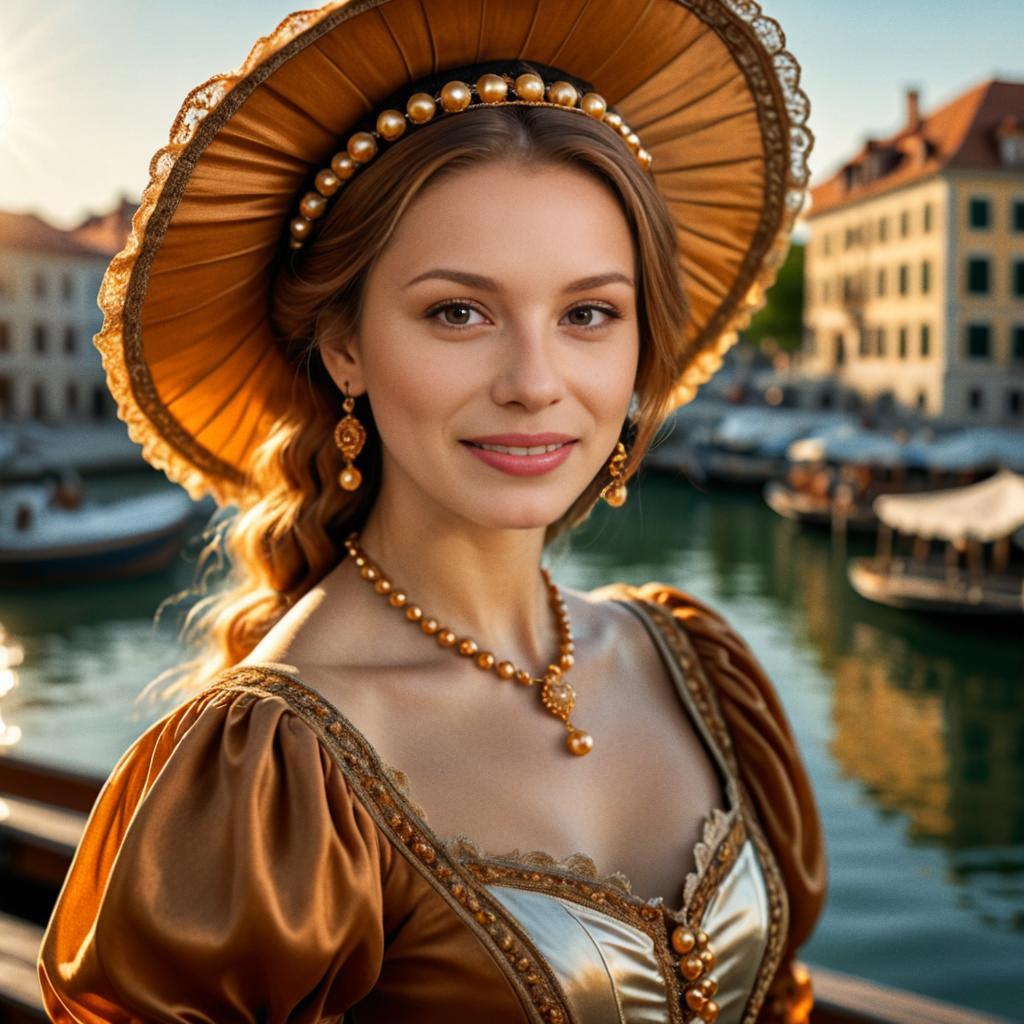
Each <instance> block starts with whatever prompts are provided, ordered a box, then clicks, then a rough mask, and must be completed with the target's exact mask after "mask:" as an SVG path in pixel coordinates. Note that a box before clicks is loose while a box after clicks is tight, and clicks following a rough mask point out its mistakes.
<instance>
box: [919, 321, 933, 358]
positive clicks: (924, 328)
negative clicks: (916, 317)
mask: <svg viewBox="0 0 1024 1024" xmlns="http://www.w3.org/2000/svg"><path fill="white" fill-rule="evenodd" d="M931 347H932V329H931V327H929V326H928V324H921V355H922V356H926V355H928V353H929V351H930V349H931Z"/></svg>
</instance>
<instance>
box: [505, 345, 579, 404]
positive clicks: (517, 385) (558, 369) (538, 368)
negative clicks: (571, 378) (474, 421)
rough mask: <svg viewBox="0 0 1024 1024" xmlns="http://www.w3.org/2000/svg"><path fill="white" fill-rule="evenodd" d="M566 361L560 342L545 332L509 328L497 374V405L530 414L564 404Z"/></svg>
mask: <svg viewBox="0 0 1024 1024" xmlns="http://www.w3.org/2000/svg"><path fill="white" fill-rule="evenodd" d="M565 358H566V353H564V352H563V351H561V349H560V346H559V339H558V338H556V337H553V336H552V333H551V332H550V331H548V330H546V329H545V328H543V327H541V326H539V325H537V326H530V325H521V326H518V327H514V328H509V330H508V331H507V333H506V336H505V337H504V338H503V339H502V346H501V355H500V365H499V366H498V367H497V369H496V371H495V374H494V380H493V385H492V396H493V398H494V401H495V402H497V403H498V404H499V405H518V406H520V407H521V408H523V409H525V410H527V411H529V412H536V411H539V410H541V409H545V408H547V407H548V406H549V405H553V404H554V403H555V402H558V401H560V400H561V399H562V398H563V397H564V395H565V393H566V381H565V373H566V370H567V367H566V366H565V363H564V360H565Z"/></svg>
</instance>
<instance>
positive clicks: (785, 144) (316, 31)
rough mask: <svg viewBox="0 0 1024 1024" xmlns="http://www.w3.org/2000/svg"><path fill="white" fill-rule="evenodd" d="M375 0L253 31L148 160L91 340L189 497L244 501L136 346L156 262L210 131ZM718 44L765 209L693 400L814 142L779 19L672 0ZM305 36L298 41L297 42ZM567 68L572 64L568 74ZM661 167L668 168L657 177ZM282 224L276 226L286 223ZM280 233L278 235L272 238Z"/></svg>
mask: <svg viewBox="0 0 1024 1024" xmlns="http://www.w3.org/2000/svg"><path fill="white" fill-rule="evenodd" d="M380 2H381V0H349V2H347V3H346V2H344V0H339V2H338V3H336V4H334V5H333V6H332V7H331V8H330V9H329V10H327V11H326V12H325V10H324V9H321V10H318V11H300V12H297V13H295V14H292V15H289V16H288V17H287V18H285V19H284V20H283V21H282V22H281V23H280V24H279V25H278V26H277V28H276V29H274V31H273V32H271V33H269V34H268V35H266V36H262V37H261V38H259V39H258V40H257V41H256V42H255V43H254V44H253V46H252V49H251V51H250V52H249V54H248V56H247V57H246V58H245V60H244V61H243V63H242V64H241V66H240V67H238V68H237V69H236V70H234V71H232V72H228V73H225V74H219V75H215V76H213V77H212V78H210V79H208V80H207V81H206V82H204V83H203V84H202V85H200V86H197V87H196V88H195V89H193V90H192V91H191V92H190V93H189V94H188V95H187V96H186V97H185V100H184V101H183V103H182V105H181V108H180V110H179V111H178V114H177V116H176V117H175V120H174V123H173V125H172V127H171V131H170V136H169V139H168V144H167V145H166V146H164V147H163V148H161V149H160V150H158V151H157V152H156V153H155V154H154V156H153V158H152V160H151V161H150V165H149V182H148V184H147V185H146V187H145V189H144V191H143V194H142V200H141V203H140V206H139V209H138V210H137V211H136V213H135V216H134V217H133V218H132V231H131V235H130V237H129V239H128V241H127V243H126V244H125V247H124V249H123V250H122V251H121V252H120V253H119V254H118V255H117V256H115V257H114V259H113V260H112V261H111V263H110V266H109V267H108V269H107V272H106V274H105V276H104V278H103V283H102V285H101V288H100V294H99V305H100V308H101V309H102V312H103V317H104V320H103V327H102V328H101V330H100V332H99V333H98V334H97V335H96V336H95V339H94V344H95V345H96V347H97V348H98V349H99V351H100V354H101V358H102V363H103V367H104V370H105V372H106V375H107V385H108V387H109V389H110V392H111V394H112V395H113V398H114V400H115V402H116V404H117V415H118V417H119V418H120V419H121V420H122V421H123V422H124V423H125V424H126V426H127V428H128V435H129V437H130V438H131V439H132V440H133V441H134V442H135V443H136V444H139V445H141V446H142V454H143V457H144V458H145V459H146V461H147V462H148V463H149V464H150V465H152V466H154V467H155V468H157V469H160V470H162V471H163V472H164V473H165V474H166V475H167V477H168V478H169V479H171V480H173V481H175V482H176V483H179V484H181V486H182V487H184V489H185V490H186V491H187V492H188V494H189V495H190V496H191V497H192V498H194V499H197V500H198V499H199V498H202V497H203V496H204V495H205V494H207V493H209V494H212V495H213V497H214V498H215V500H216V501H217V502H218V504H221V505H225V504H228V503H230V502H241V503H244V502H245V500H246V497H247V494H246V486H245V484H246V481H245V476H244V474H243V472H242V471H241V470H240V469H238V468H237V467H235V466H233V465H231V464H229V463H228V462H226V461H225V460H224V459H222V458H219V457H218V456H216V455H215V454H213V453H212V452H211V451H210V450H209V449H208V448H206V447H205V446H203V445H202V444H200V443H199V442H198V441H197V440H196V439H195V438H194V437H193V436H192V435H191V434H190V433H189V432H187V431H186V430H184V429H183V428H182V427H181V425H180V424H179V423H178V421H177V419H176V418H175V417H174V415H173V414H172V413H171V411H170V410H169V409H168V408H167V407H166V406H165V405H164V403H163V402H162V401H161V399H160V396H159V394H158V393H157V390H156V387H155V386H154V384H153V380H152V377H151V375H150V371H149V367H148V365H147V364H146V362H145V359H144V356H143V351H142V337H141V323H140V312H141V308H142V304H143V299H144V296H145V292H146V288H147V285H148V278H149V271H150V266H151V264H152V261H153V259H154V257H155V255H156V253H157V251H158V250H159V249H160V247H161V245H162V244H163V240H164V237H165V235H166V233H167V230H168V227H169V226H170V223H171V220H172V218H173V216H174V214H175V211H176V210H177V207H178V204H179V203H180V201H181V198H182V196H183V195H184V193H185V191H186V189H187V187H188V184H189V180H190V178H191V175H192V172H193V171H194V169H195V166H196V164H197V163H198V161H199V159H200V157H201V156H202V153H203V151H204V150H205V149H206V147H207V146H208V145H209V144H210V142H211V141H212V139H213V138H214V136H215V135H216V134H217V132H218V131H219V130H220V129H221V128H222V127H223V126H224V124H225V123H226V122H227V121H228V120H229V119H230V118H231V117H232V116H233V115H234V114H235V113H236V111H237V110H238V109H239V108H240V107H241V106H242V105H243V103H244V102H245V101H246V100H247V99H248V98H249V96H250V95H251V94H252V93H253V92H254V91H255V90H256V89H257V88H258V87H259V86H260V85H262V83H263V82H264V81H265V80H266V79H267V78H268V77H269V76H270V75H271V74H273V73H274V72H275V71H276V70H277V69H278V68H279V67H280V66H281V65H282V64H284V63H285V62H286V61H287V60H289V59H290V58H291V57H292V56H293V55H294V54H295V52H296V51H297V50H299V49H301V48H302V47H304V46H306V45H309V44H311V43H313V42H315V41H316V39H318V38H320V37H321V36H322V35H323V34H325V33H326V32H329V31H331V30H333V29H334V28H335V27H337V25H339V24H340V23H341V22H343V21H345V20H347V19H349V18H352V17H355V16H356V15H359V14H362V13H364V12H365V11H367V10H369V9H371V8H373V7H375V6H379V4H380ZM677 2H678V3H680V5H681V6H683V7H685V8H687V9H688V10H691V11H693V13H694V14H695V15H696V16H697V17H699V18H700V19H701V20H702V21H703V22H704V23H705V24H707V25H708V26H710V27H711V28H712V30H713V31H715V32H716V33H717V34H718V35H719V36H720V37H721V38H722V39H723V40H725V41H726V43H727V45H728V46H729V48H730V51H731V53H732V55H733V57H734V59H735V61H736V63H737V66H739V67H740V69H741V70H742V72H743V74H744V75H745V76H746V79H747V81H748V83H749V85H750V88H751V90H752V96H753V97H754V98H755V99H756V100H757V102H756V104H755V106H756V109H757V115H758V120H759V124H760V128H761V134H762V145H761V149H762V152H763V156H764V162H765V184H764V197H765V202H764V207H763V209H762V211H761V215H760V219H759V223H758V227H757V229H756V231H755V233H754V236H753V238H752V239H751V242H750V244H749V246H748V249H747V253H746V255H745V257H744V259H743V262H742V264H741V266H740V267H739V268H738V270H737V273H736V277H735V279H734V281H733V283H732V286H731V287H730V289H729V290H728V292H727V293H726V295H725V296H724V297H723V298H722V299H721V300H720V301H719V303H718V305H717V307H716V308H715V310H714V312H713V313H712V314H711V316H710V317H709V318H708V320H707V322H706V323H705V324H704V325H702V327H701V328H700V330H699V331H698V333H697V335H696V336H695V338H694V339H693V341H692V342H691V344H690V346H689V349H690V351H689V352H688V353H686V354H684V356H683V357H682V358H681V359H680V363H681V364H682V363H686V364H687V365H686V368H685V370H684V371H683V373H682V374H681V376H680V378H679V381H678V383H677V385H676V388H675V392H674V396H673V401H672V404H674V405H681V404H683V403H685V402H688V401H690V400H691V399H692V398H693V397H694V395H695V394H696V390H697V388H698V387H699V386H700V385H701V384H702V383H704V382H705V381H706V380H708V379H709V378H710V377H711V376H712V375H713V374H714V372H715V371H716V370H717V369H718V367H719V366H720V365H721V361H722V356H723V355H724V353H725V352H726V351H727V350H728V349H729V348H730V347H731V346H732V345H733V344H734V343H735V342H736V340H737V334H736V332H737V331H739V330H741V329H742V328H743V327H745V326H747V324H749V322H750V318H751V316H752V315H753V314H754V313H755V312H757V310H758V309H760V308H761V307H763V306H764V303H765V292H766V291H767V289H768V288H769V287H770V286H771V284H772V283H773V282H774V280H775V278H776V276H777V274H778V271H779V268H780V267H781V266H782V263H783V261H784V260H785V256H786V253H787V251H788V249H789V236H790V233H791V230H792V227H793V224H794V222H795V220H796V217H797V215H798V214H799V212H800V209H801V207H802V205H803V198H804V192H805V190H806V186H807V180H808V169H807V156H808V154H809V153H810V150H811V147H812V145H813V141H814V137H813V135H812V133H811V131H810V129H809V128H808V126H807V118H808V114H809V112H810V104H809V102H808V99H807V96H806V95H805V93H804V92H803V91H802V90H801V89H800V84H799V83H800V66H799V64H798V62H797V61H796V59H795V58H794V57H793V55H792V54H791V53H789V51H788V50H786V48H785V46H786V41H785V36H784V34H783V32H782V29H781V28H780V27H779V25H778V23H777V22H776V21H774V20H773V19H771V18H769V17H767V16H765V15H764V13H763V12H762V10H761V6H760V4H759V3H758V2H756V0H677ZM300 37H301V38H300ZM567 70H568V69H567ZM663 173H664V172H663ZM282 223H283V222H282ZM276 237H278V236H276V235H275V238H276Z"/></svg>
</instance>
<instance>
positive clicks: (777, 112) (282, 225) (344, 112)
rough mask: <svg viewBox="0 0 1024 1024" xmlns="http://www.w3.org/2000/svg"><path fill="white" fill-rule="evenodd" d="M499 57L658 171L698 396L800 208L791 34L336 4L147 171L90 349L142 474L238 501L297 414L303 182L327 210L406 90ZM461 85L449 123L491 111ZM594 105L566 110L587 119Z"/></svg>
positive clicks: (667, 2)
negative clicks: (273, 315)
mask: <svg viewBox="0 0 1024 1024" xmlns="http://www.w3.org/2000/svg"><path fill="white" fill-rule="evenodd" d="M504 60H507V61H509V63H510V64H512V63H514V62H515V61H517V60H524V61H530V62H536V63H537V64H539V65H543V66H545V67H547V68H553V69H561V70H562V71H564V72H565V73H567V74H568V75H570V76H574V77H575V78H576V79H578V80H582V81H584V82H587V83H590V84H591V85H592V87H593V90H594V91H595V93H596V94H598V96H599V97H600V98H603V100H604V101H605V102H606V104H607V106H608V112H609V113H610V114H611V115H612V116H611V118H610V119H609V123H610V124H612V125H614V126H616V127H618V128H620V129H621V130H622V132H623V135H624V139H623V143H624V145H629V146H630V148H632V149H633V150H634V153H635V154H636V155H637V157H638V160H640V161H641V162H642V166H645V167H649V173H651V174H653V176H654V181H655V184H656V186H657V188H658V190H659V191H660V193H661V195H662V196H663V197H664V199H665V200H666V202H667V205H668V207H669V209H670V210H671V212H672V215H673V218H674V220H675V224H676V228H677V233H678V239H679V246H680V268H679V269H680V274H681V281H682V285H683V288H684V290H685V292H686V296H687V299H688V302H689V308H690V321H689V326H688V329H687V334H686V337H683V338H680V339H679V344H680V347H681V351H683V350H684V347H685V352H687V353H691V354H692V358H689V359H688V360H687V362H686V368H685V370H684V372H683V374H682V376H681V378H680V380H679V382H678V385H677V387H676V390H675V393H674V396H673V401H674V404H675V405H679V404H682V403H683V402H686V401H689V400H690V399H691V398H692V397H693V395H694V393H695V391H696V388H697V386H698V385H699V384H701V383H702V382H703V381H705V380H707V379H708V377H710V376H711V374H713V373H714V371H715V370H716V369H717V368H718V366H719V365H720V363H721V357H722V354H723V353H724V352H725V350H726V349H727V348H728V347H729V346H730V345H731V344H732V343H733V342H734V341H735V338H736V334H735V332H736V331H737V329H740V328H742V327H743V326H745V325H746V323H747V321H748V320H749V317H750V315H751V313H752V312H753V311H755V310H756V309H757V308H759V307H760V306H761V305H762V303H763V296H764V289H765V288H766V287H767V286H768V285H770V284H771V282H772V281H773V280H774V277H775V274H776V272H777V270H778V267H779V266H780V264H781V262H782V260H783V259H784V257H785V253H786V251H787V248H788V244H789V233H790V230H791V228H792V224H793V220H794V219H795V217H796V215H797V213H798V212H799V210H800V208H801V206H802V203H803V198H804V190H805V187H806V183H807V166H806V156H807V153H808V152H809V150H810V147H811V135H810V132H809V131H808V130H807V128H806V119H807V114H808V103H807V98H806V97H805V96H804V94H803V93H802V92H801V91H800V88H799V67H798V65H797V63H796V61H795V60H794V59H793V57H792V56H791V55H790V54H789V53H788V52H787V50H786V44H785V37H784V35H783V33H782V31H781V29H780V28H779V26H778V24H777V23H776V22H774V21H773V20H771V19H770V18H767V17H765V16H764V15H763V14H762V12H761V9H760V6H759V4H758V3H755V2H754V0H643V2H638V0H601V2H600V3H597V2H594V0H558V2H551V3H546V2H544V0H535V2H531V3H523V2H522V0H340V2H334V3H329V4H327V5H326V6H324V7H322V8H319V9H317V10H314V11H302V12H299V13H296V14H293V15H291V16H290V17H288V18H286V19H285V20H284V21H283V22H282V23H281V24H280V25H279V26H278V27H277V29H275V31H273V32H272V33H271V34H270V35H268V36H265V37H263V38H261V39H259V40H258V41H257V42H256V44H255V46H253V48H252V51H251V52H250V54H249V56H248V57H247V58H246V60H245V62H244V63H243V64H242V66H241V67H240V68H239V69H238V70H237V71H234V72H232V73H231V74H226V75H218V76H216V77H215V78H212V79H210V80H209V81H208V82H206V83H204V84H203V85H201V86H199V87H198V88H196V89H194V90H193V91H192V92H191V93H189V95H188V96H187V97H186V99H185V101H184V103H183V105H182V107H181V110H180V111H179V113H178V115H177V117H176V118H175V120H174V123H173V126H172V128H171V133H170V140H169V143H168V145H167V146H165V147H164V148H162V149H161V150H160V151H159V152H158V153H157V154H156V155H155V156H154V157H153V160H152V163H151V165H150V182H149V184H148V186H147V187H146V189H145V192H144V193H143V197H142V203H141V205H140V207H139V210H138V212H137V213H136V215H135V218H134V221H133V227H132V233H131V236H130V238H129V241H128V243H127V245H126V247H125V249H124V250H123V251H122V252H121V253H120V254H119V255H118V256H116V257H115V258H114V260H113V261H112V263H111V265H110V267H109V269H108V271H107V274H106V276H105V278H104V281H103V285H102V288H101V290H100V305H101V307H102V309H103V313H104V324H103V328H102V330H101V331H100V333H99V334H98V335H97V336H96V339H95V340H96V345H97V347H98V348H99V349H100V352H101V353H102V356H103V364H104V367H105V369H106V373H107V379H108V383H109V386H110V390H111V392H112V394H113V396H114V398H115V399H116V401H117V406H118V415H119V416H120V418H121V419H122V420H124V421H125V422H126V423H127V425H128V432H129V435H130V436H131V437H132V439H133V440H135V441H136V442H137V443H139V444H141V445H142V448H143V455H144V457H145V458H146V459H147V461H149V462H150V463H151V464H152V465H153V466H156V467H157V468H159V469H161V470H163V471H164V472H165V473H166V474H167V476H168V477H169V478H170V479H172V480H174V481H176V482H178V483H180V484H181V485H182V486H183V487H184V488H185V489H186V490H187V491H188V493H189V494H190V495H192V496H193V497H195V498H198V497H201V496H202V495H204V494H207V493H210V494H212V495H213V496H214V498H215V499H216V500H217V501H218V502H219V503H221V504H225V503H227V502H237V503H240V504H244V503H245V501H246V498H247V487H246V478H247V473H246V467H247V464H248V459H249V457H250V455H251V453H252V451H253V450H254V448H255V447H256V446H257V445H258V443H259V442H260V440H261V439H262V438H263V437H265V436H266V434H267V432H268V431H269V429H270V427H271V425H272V424H273V423H274V422H275V420H277V418H278V417H279V416H280V415H281V414H282V413H284V412H285V411H287V409H288V407H289V403H290V401H291V396H292V380H293V378H294V373H295V370H294V367H293V366H292V365H291V364H290V363H289V362H288V357H287V356H286V354H285V350H284V347H283V346H282V345H281V343H280V341H279V339H278V338H277V337H276V336H275V332H274V329H273V326H272V324H271V320H270V305H271V295H272V285H273V280H274V276H275V272H276V269H277V267H278V266H279V265H280V260H281V259H282V258H283V254H287V253H288V252H289V248H288V245H289V240H291V244H293V245H298V244H299V242H300V240H301V237H304V235H305V232H306V228H305V227H304V225H303V221H304V220H306V218H304V217H303V212H305V213H308V214H309V215H310V217H309V218H308V219H309V220H310V221H313V224H312V227H314V228H315V217H316V216H318V215H319V214H320V212H321V210H320V206H322V204H320V206H318V203H319V200H318V199H317V197H316V195H315V194H314V195H312V197H311V198H307V202H306V205H305V206H303V205H302V201H303V198H304V197H309V196H310V191H309V190H310V187H311V182H313V181H317V182H318V183H322V184H324V188H323V192H324V193H325V201H326V200H327V199H328V198H329V196H330V193H332V192H333V191H334V190H336V189H337V187H338V183H337V181H336V179H337V178H338V175H337V174H335V175H334V176H333V177H332V174H333V172H332V159H335V158H340V159H341V163H342V164H344V163H345V160H344V157H345V154H346V152H348V153H352V154H353V155H354V157H355V158H356V160H355V162H356V164H358V163H359V162H360V161H361V160H363V158H364V157H365V158H367V159H368V158H369V151H370V150H372V149H374V148H375V142H376V140H379V141H380V142H381V143H382V144H384V143H385V142H386V138H385V137H383V136H380V135H377V134H376V133H374V132H373V131H371V132H370V135H373V136H375V138H374V139H372V140H367V139H366V138H363V139H362V144H363V145H364V147H366V149H365V151H364V150H360V149H359V148H358V144H357V145H356V148H353V146H351V145H349V146H348V148H347V149H346V143H347V142H351V138H352V134H353V131H354V130H355V128H356V126H358V125H360V124H364V123H365V122H366V119H367V117H368V116H371V117H372V116H375V115H376V113H377V112H378V111H380V110H381V109H382V108H381V104H383V103H384V102H385V101H386V100H387V99H388V98H389V97H393V96H394V95H395V94H397V93H399V92H400V91H401V90H402V89H403V88H404V87H406V86H412V85H413V83H417V82H419V81H421V80H425V79H428V78H430V76H436V75H437V73H438V72H443V71H445V70H446V69H449V68H463V69H464V68H465V67H466V66H468V65H474V66H475V65H487V66H493V64H494V62H496V61H499V62H500V61H504ZM467 84H468V85H469V86H470V95H469V96H468V97H467V96H466V95H463V94H462V93H460V94H459V95H458V96H456V97H455V100H454V102H455V107H453V108H452V109H458V108H459V107H460V106H462V105H464V103H465V102H474V103H481V102H482V101H483V100H482V96H483V93H482V92H481V90H478V89H476V88H475V87H474V83H473V82H469V83H467ZM549 84H550V83H549ZM512 87H513V90H514V85H513V86H512ZM456 91H457V92H459V91H458V90H456ZM452 95H455V94H452ZM450 98H451V97H449V99H450ZM434 99H435V100H437V102H438V108H439V112H440V113H442V114H443V110H441V107H442V103H441V101H442V99H443V97H442V96H441V95H440V94H438V95H436V96H435V97H434ZM547 99H548V100H549V101H550V100H551V97H547ZM570 100H574V102H569V101H570ZM583 100H584V97H573V96H569V97H568V98H567V96H566V95H565V94H564V91H563V93H559V95H558V96H556V97H554V101H555V102H556V103H557V104H567V105H571V106H574V108H575V109H576V112H577V113H579V112H580V108H582V107H583V106H584V104H583ZM590 102H591V104H592V106H591V108H587V109H588V112H589V113H590V114H591V116H595V113H596V115H597V116H598V117H599V119H600V113H601V112H600V104H599V103H598V102H597V101H596V100H591V101H590ZM595 106H596V110H595V109H594V108H595ZM444 109H445V110H447V109H449V108H448V107H447V106H445V107H444ZM399 113H400V114H405V112H404V111H400V112H399ZM410 113H412V112H411V111H410ZM393 116H394V115H393V113H392V117H393ZM408 116H409V115H406V120H408ZM619 122H624V124H620V123H619ZM410 124H411V122H410ZM385 127H386V126H385ZM401 127H402V126H401V125H398V128H399V129H400V128H401ZM630 135H632V138H629V137H628V136H630ZM395 144H397V145H401V143H400V142H397V143H395ZM334 168H335V170H338V171H339V172H340V174H341V175H344V174H346V173H349V171H350V170H351V167H350V166H348V165H346V166H344V167H342V166H341V164H338V163H335V164H334ZM357 169H359V170H360V173H362V171H363V168H357ZM320 170H322V171H324V172H326V173H325V174H324V176H323V177H320V178H317V177H316V175H317V173H318V171H320ZM316 187H319V184H318V185H317V186H316ZM296 220H299V223H298V225H297V226H294V225H295V222H296ZM300 236H301V237H300Z"/></svg>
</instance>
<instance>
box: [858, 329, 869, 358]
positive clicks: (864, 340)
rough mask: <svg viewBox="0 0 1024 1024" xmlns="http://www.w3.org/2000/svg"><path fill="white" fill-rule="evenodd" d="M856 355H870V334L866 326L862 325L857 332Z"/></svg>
mask: <svg viewBox="0 0 1024 1024" xmlns="http://www.w3.org/2000/svg"><path fill="white" fill-rule="evenodd" d="M857 355H859V356H868V355H871V336H870V332H869V331H868V329H867V328H866V327H862V328H861V329H860V330H859V331H858V332H857Z"/></svg>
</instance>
